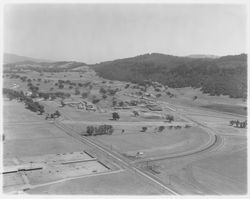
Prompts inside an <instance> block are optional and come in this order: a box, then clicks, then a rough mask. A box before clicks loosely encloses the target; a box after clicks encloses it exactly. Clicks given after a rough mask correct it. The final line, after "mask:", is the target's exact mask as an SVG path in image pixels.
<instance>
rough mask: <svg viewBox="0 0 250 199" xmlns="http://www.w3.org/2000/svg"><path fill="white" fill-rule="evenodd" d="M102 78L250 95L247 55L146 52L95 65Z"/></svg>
mask: <svg viewBox="0 0 250 199" xmlns="http://www.w3.org/2000/svg"><path fill="white" fill-rule="evenodd" d="M93 69H94V70H95V71H96V72H97V73H98V74H99V75H100V76H102V77H104V78H107V79H112V80H121V81H131V82H134V83H139V84H143V83H144V81H145V80H153V81H158V82H160V83H162V84H164V85H167V86H169V87H172V88H181V87H188V86H191V87H194V88H201V90H202V91H203V92H204V93H209V94H210V95H229V96H230V97H233V98H242V97H246V92H247V55H246V54H241V55H232V56H223V57H220V58H212V59H211V58H200V59H199V58H190V57H177V56H171V55H164V54H158V53H152V54H145V55H140V56H136V57H132V58H126V59H119V60H115V61H109V62H103V63H100V64H96V65H93Z"/></svg>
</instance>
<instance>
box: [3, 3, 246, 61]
mask: <svg viewBox="0 0 250 199" xmlns="http://www.w3.org/2000/svg"><path fill="white" fill-rule="evenodd" d="M3 33H4V52H7V53H14V54H18V55H23V56H30V57H35V58H44V59H50V60H55V61H62V60H66V61H82V62H85V63H90V64H92V63H99V62H102V61H109V60H114V59H120V58H126V57H132V56H137V55H141V54H145V53H153V52H156V53H164V54H170V55H176V56H186V55H190V54H213V55H219V56H223V55H229V54H230V55H231V54H240V53H245V52H246V7H245V6H244V5H237V4H234V5H227V4H223V5H216V4H202V5H198V4H196V5H195V4H178V5H177V4H6V5H5V7H4V31H3Z"/></svg>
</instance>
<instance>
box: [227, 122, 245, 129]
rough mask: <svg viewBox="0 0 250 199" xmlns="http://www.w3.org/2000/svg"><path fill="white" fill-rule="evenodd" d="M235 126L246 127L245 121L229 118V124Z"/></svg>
mask: <svg viewBox="0 0 250 199" xmlns="http://www.w3.org/2000/svg"><path fill="white" fill-rule="evenodd" d="M234 125H235V127H237V128H246V127H247V121H246V120H245V121H243V122H240V121H239V120H231V121H230V126H234Z"/></svg>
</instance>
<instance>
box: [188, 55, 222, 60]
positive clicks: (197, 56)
mask: <svg viewBox="0 0 250 199" xmlns="http://www.w3.org/2000/svg"><path fill="white" fill-rule="evenodd" d="M187 57H190V58H198V59H204V58H210V59H216V58H219V57H220V56H217V55H202V54H196V55H189V56H187Z"/></svg>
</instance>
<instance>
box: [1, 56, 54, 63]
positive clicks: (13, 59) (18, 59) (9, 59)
mask: <svg viewBox="0 0 250 199" xmlns="http://www.w3.org/2000/svg"><path fill="white" fill-rule="evenodd" d="M26 61H31V62H37V63H38V62H52V61H51V60H47V59H36V58H32V57H25V56H20V55H16V54H11V53H4V55H3V62H4V64H10V63H16V62H26Z"/></svg>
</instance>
